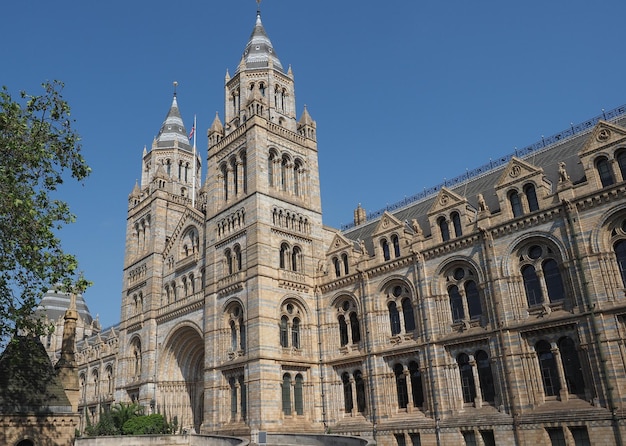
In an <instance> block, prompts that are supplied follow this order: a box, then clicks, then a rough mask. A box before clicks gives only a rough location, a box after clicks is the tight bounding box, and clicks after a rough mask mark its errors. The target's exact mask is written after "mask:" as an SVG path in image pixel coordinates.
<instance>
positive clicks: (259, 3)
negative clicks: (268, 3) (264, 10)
mask: <svg viewBox="0 0 626 446" xmlns="http://www.w3.org/2000/svg"><path fill="white" fill-rule="evenodd" d="M256 14H257V15H261V0H256Z"/></svg>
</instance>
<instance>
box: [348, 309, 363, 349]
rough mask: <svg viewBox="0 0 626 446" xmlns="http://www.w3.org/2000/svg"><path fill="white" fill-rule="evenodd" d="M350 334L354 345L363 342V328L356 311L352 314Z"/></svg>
mask: <svg viewBox="0 0 626 446" xmlns="http://www.w3.org/2000/svg"><path fill="white" fill-rule="evenodd" d="M350 334H352V343H353V344H356V343H359V342H361V326H360V324H359V318H358V316H357V315H356V312H355V311H353V312H352V313H350Z"/></svg>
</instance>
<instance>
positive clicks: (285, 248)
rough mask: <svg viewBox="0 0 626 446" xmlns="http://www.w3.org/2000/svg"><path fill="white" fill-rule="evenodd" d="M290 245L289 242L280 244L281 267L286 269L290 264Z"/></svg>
mask: <svg viewBox="0 0 626 446" xmlns="http://www.w3.org/2000/svg"><path fill="white" fill-rule="evenodd" d="M289 251H290V250H289V245H288V244H287V243H282V244H281V245H280V259H279V265H280V269H286V268H287V265H288V264H289V260H290V259H289Z"/></svg>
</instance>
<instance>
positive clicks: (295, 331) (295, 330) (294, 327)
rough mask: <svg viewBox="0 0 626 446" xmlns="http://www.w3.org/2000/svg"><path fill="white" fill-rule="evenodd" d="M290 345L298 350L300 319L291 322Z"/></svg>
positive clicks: (295, 318)
mask: <svg viewBox="0 0 626 446" xmlns="http://www.w3.org/2000/svg"><path fill="white" fill-rule="evenodd" d="M291 345H292V346H293V348H300V319H298V318H297V317H294V318H293V321H292V322H291Z"/></svg>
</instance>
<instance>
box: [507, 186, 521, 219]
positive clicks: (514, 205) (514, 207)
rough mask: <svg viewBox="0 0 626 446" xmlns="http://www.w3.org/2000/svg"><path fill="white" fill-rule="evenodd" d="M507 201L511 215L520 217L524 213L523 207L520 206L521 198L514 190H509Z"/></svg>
mask: <svg viewBox="0 0 626 446" xmlns="http://www.w3.org/2000/svg"><path fill="white" fill-rule="evenodd" d="M509 203H510V204H511V211H512V212H513V217H521V216H522V215H524V209H523V208H522V200H521V199H520V197H519V194H518V193H517V191H516V190H512V191H511V192H509Z"/></svg>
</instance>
